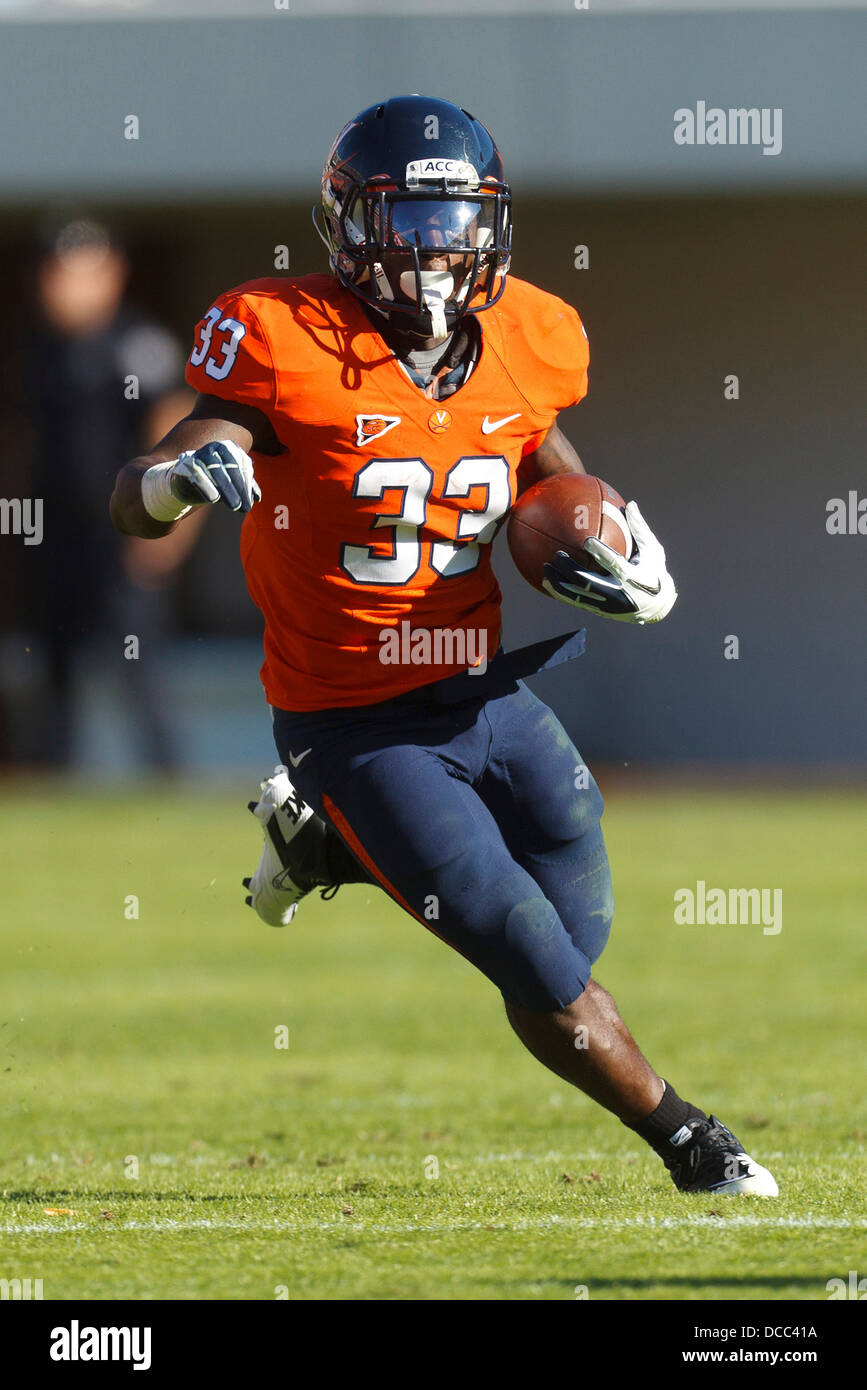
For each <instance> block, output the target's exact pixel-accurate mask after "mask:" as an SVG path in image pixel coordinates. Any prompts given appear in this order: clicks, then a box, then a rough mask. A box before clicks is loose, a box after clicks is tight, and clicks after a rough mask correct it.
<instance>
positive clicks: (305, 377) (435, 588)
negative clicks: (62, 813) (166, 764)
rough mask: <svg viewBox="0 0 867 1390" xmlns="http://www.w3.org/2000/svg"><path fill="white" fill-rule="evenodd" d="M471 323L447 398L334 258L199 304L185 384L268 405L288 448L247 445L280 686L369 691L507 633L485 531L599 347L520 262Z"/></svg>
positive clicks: (270, 687) (329, 704) (308, 703)
mask: <svg viewBox="0 0 867 1390" xmlns="http://www.w3.org/2000/svg"><path fill="white" fill-rule="evenodd" d="M479 325H480V328H481V338H482V345H481V352H480V355H479V358H478V360H477V362H476V366H475V368H474V370H473V371H472V372H471V374H470V376H469V378H468V380H466V381H465V382H464V384H463V385H462V386H461V387H460V389H459V390H458V391H456V392H455V393H454V394H452V395H450V396H448V397H447V398H446V399H445V400H444V401H442V402H437V401H435V400H431V399H429V398H428V397H427V396H425V394H424V392H423V390H422V389H421V388H420V387H419V386H417V385H415V384H414V383H413V382H412V381H411V379H410V378H409V376H408V375H407V373H406V372H405V371H404V369H403V368H402V367H401V366H400V364H399V362H398V361H397V359H396V358H395V357H394V355H393V353H392V352H391V351H390V349H389V348H388V347H387V345H386V343H385V341H384V340H383V339H382V338H381V337H380V335H379V334H378V333H377V332H376V330H375V328H374V327H373V325H372V323H371V321H370V319H369V318H368V317H367V314H366V312H365V310H364V309H363V307H362V305H361V304H360V302H359V301H358V300H357V299H356V298H355V296H354V295H353V294H352V293H351V292H350V291H348V290H346V289H344V288H343V287H342V286H341V285H340V283H339V281H338V280H337V279H336V278H334V277H333V276H331V275H306V276H301V277H298V278H294V279H278V278H274V279H266V280H254V281H251V282H249V283H248V284H246V285H241V286H240V287H239V288H237V289H234V290H230V291H228V293H226V294H223V295H221V296H220V298H219V299H218V300H216V302H215V304H214V305H213V307H212V308H210V309H209V310H208V312H207V314H205V316H204V318H203V319H202V320H201V322H200V323H199V325H198V328H197V330H196V343H195V346H194V348H193V351H192V353H191V354H190V359H189V362H188V365H187V373H186V375H187V381H188V382H189V384H190V385H191V386H192V387H194V388H195V390H196V391H199V392H201V393H204V394H207V395H213V396H220V397H222V398H224V399H226V400H232V401H239V402H242V403H243V404H245V405H252V406H256V407H257V408H258V409H259V410H261V411H262V413H263V414H264V415H266V416H267V417H268V419H269V420H270V422H271V424H272V426H273V428H274V432H275V434H276V435H277V437H278V439H279V440H280V441H281V443H282V444H283V445H284V447H285V452H284V453H281V454H278V455H276V456H266V455H264V454H259V453H256V454H254V455H253V464H254V469H255V474H256V479H257V481H258V483H259V486H260V488H261V490H262V499H261V501H260V502H257V503H256V504H255V505H254V507H253V509H252V511H251V512H249V513H248V515H247V516H246V518H245V519H244V524H243V528H242V532H241V556H242V560H243V564H244V571H245V574H246V578H247V586H248V588H249V591H250V594H251V596H252V598H253V600H254V602H255V603H256V604H257V605H258V607H259V608H260V609H261V611H262V613H263V615H264V618H265V663H264V665H263V667H262V681H263V684H264V686H265V692H266V695H267V698H268V701H269V703H270V704H272V705H276V706H278V707H279V708H282V709H288V710H317V709H327V708H333V707H339V706H351V705H363V704H373V703H375V702H377V701H380V700H387V699H390V698H392V697H394V696H396V695H399V694H402V693H404V692H405V691H408V690H412V689H415V688H417V687H418V686H421V685H425V684H427V683H429V682H431V681H435V680H440V679H442V678H443V677H444V676H449V675H452V674H454V673H456V672H457V671H460V670H465V669H467V667H468V665H476V664H479V665H484V660H485V658H487V659H488V660H489V659H490V658H491V657H492V656H493V655H494V653H495V652H496V650H497V647H498V645H499V637H500V590H499V586H498V585H497V581H496V579H495V577H494V573H493V570H492V568H491V559H490V556H491V541H492V540H493V538H494V535H495V533H496V530H497V527H498V525H499V523H500V522H501V521H502V519H503V518H504V517H505V516H506V514H507V512H508V511H509V508H510V507H511V505H512V503H513V502H514V501H515V499H516V496H517V490H518V470H519V467H520V465H521V460H522V458H523V457H524V456H525V455H526V454H528V453H531V452H532V451H533V449H535V448H536V447H537V445H538V444H539V442H540V441H541V439H542V438H543V437H544V435H545V433H546V432H547V430H548V429H549V428H550V426H551V424H552V422H553V421H554V419H555V417H556V415H557V413H558V412H559V411H560V410H563V409H564V408H565V407H566V406H569V405H573V404H574V403H575V402H576V401H579V400H580V399H581V398H582V396H584V395H585V394H586V392H587V366H588V357H589V354H588V348H587V339H586V335H585V333H584V330H583V328H582V325H581V321H580V319H579V317H578V315H577V313H576V312H575V310H574V309H573V308H571V307H570V306H569V305H568V304H565V303H564V302H563V301H562V300H561V299H557V298H556V297H555V296H554V295H550V294H546V293H545V292H544V291H542V290H540V289H537V288H536V287H535V286H533V285H530V284H527V283H526V282H525V281H521V280H516V279H514V278H513V277H510V278H509V279H508V281H507V283H506V289H505V292H504V294H503V295H502V297H501V299H500V300H499V302H498V303H497V304H495V305H494V306H493V307H492V308H490V309H487V310H486V311H485V312H484V313H482V314H480V315H479ZM522 478H523V475H522Z"/></svg>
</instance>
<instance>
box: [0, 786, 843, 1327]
mask: <svg viewBox="0 0 867 1390" xmlns="http://www.w3.org/2000/svg"><path fill="white" fill-rule="evenodd" d="M251 790H252V788H250V787H246V786H245V787H241V788H237V789H229V790H226V789H225V788H220V789H216V790H209V791H207V792H192V791H186V792H185V791H179V790H177V789H176V788H149V789H147V788H146V789H144V790H143V791H141V793H140V794H137V795H135V796H128V795H127V796H120V795H115V794H109V793H98V792H89V793H88V792H82V791H80V790H79V791H76V790H74V789H71V788H70V789H64V788H63V787H56V786H52V785H49V784H45V785H28V786H22V787H16V786H15V785H14V784H13V785H8V784H7V786H6V787H5V789H4V791H3V794H2V801H0V821H2V830H0V834H2V844H3V848H4V883H3V907H2V916H3V929H2V936H0V954H2V970H0V979H2V985H0V996H2V1009H0V1085H2V1099H3V1115H4V1119H3V1126H2V1130H3V1135H4V1143H3V1152H2V1159H0V1193H2V1209H0V1277H3V1278H14V1277H19V1278H31V1279H36V1278H41V1279H42V1280H43V1289H44V1297H45V1298H46V1299H121V1298H134V1299H230V1300H231V1299H273V1298H275V1297H277V1296H279V1294H280V1291H281V1290H282V1291H283V1293H282V1296H287V1295H288V1297H290V1298H292V1299H314V1298H327V1299H497V1300H502V1299H570V1300H571V1299H574V1298H575V1297H576V1287H580V1286H586V1290H587V1295H588V1296H589V1298H590V1299H591V1300H592V1299H643V1298H664V1299H753V1298H775V1299H791V1298H795V1299H815V1300H824V1299H826V1298H827V1293H826V1289H825V1285H826V1282H827V1281H828V1279H830V1278H832V1277H836V1276H842V1277H843V1278H846V1275H847V1272H848V1271H849V1270H850V1269H854V1270H858V1271H859V1272H860V1273H861V1274H864V1273H867V1253H865V1235H867V1198H865V1195H864V1194H865V1182H864V1177H865V1171H864V1170H865V1162H864V1150H865V1144H864V1139H865V1127H867V1120H865V1116H864V1109H863V1090H864V1086H863V1064H864V1005H863V988H864V987H863V967H864V948H863V925H864V907H863V904H864V889H865V871H864V853H865V851H864V846H865V844H867V804H865V801H864V799H859V798H857V797H856V796H854V795H841V794H832V793H830V792H829V793H820V792H817V791H813V792H812V793H809V794H805V793H801V794H799V795H797V796H796V795H795V794H792V795H783V794H780V795H769V794H764V793H759V792H756V791H750V792H740V793H737V794H735V793H725V794H710V793H705V794H701V793H696V794H690V795H686V794H673V793H670V794H665V793H663V794H656V793H652V792H647V793H646V794H644V795H642V796H634V797H629V798H627V797H624V796H622V795H611V796H610V797H609V802H608V809H607V812H606V829H607V835H608V842H609V849H610V852H611V856H612V862H613V865H614V878H615V890H616V896H617V904H618V910H617V917H616V921H615V927H614V932H613V935H612V940H611V944H610V945H609V948H608V951H607V952H606V955H605V956H604V957H603V960H602V962H601V964H600V967H599V969H598V975H599V978H600V979H601V981H602V982H603V983H604V984H606V985H607V987H608V988H609V989H611V990H612V992H613V993H614V995H615V997H616V999H617V1001H618V1003H619V1005H620V1007H621V1010H622V1012H623V1013H624V1016H625V1017H626V1019H627V1020H628V1022H629V1023H630V1025H631V1027H632V1029H633V1031H634V1033H635V1034H636V1036H637V1038H638V1040H639V1042H640V1043H641V1045H642V1046H643V1047H644V1049H645V1051H646V1052H647V1053H648V1055H649V1056H650V1058H651V1060H652V1061H653V1062H654V1064H655V1065H656V1067H657V1068H658V1069H659V1070H660V1071H661V1072H662V1074H663V1075H666V1076H668V1077H669V1078H670V1079H671V1081H672V1082H673V1083H674V1084H675V1085H676V1086H677V1088H678V1090H679V1091H680V1092H681V1094H682V1095H686V1096H689V1097H690V1098H692V1099H694V1100H695V1101H696V1102H697V1103H698V1104H700V1105H703V1106H704V1107H705V1108H708V1109H713V1110H714V1112H716V1113H718V1114H719V1115H720V1116H721V1117H722V1118H723V1119H724V1120H725V1122H726V1123H727V1124H729V1125H730V1126H731V1127H732V1128H733V1129H734V1130H735V1132H736V1133H737V1134H738V1135H739V1136H740V1137H741V1138H742V1139H743V1140H744V1142H745V1143H746V1145H747V1147H748V1149H750V1150H751V1151H752V1152H753V1154H754V1155H755V1156H756V1157H757V1158H759V1159H761V1160H762V1161H764V1162H766V1163H767V1164H768V1166H770V1167H771V1168H772V1170H773V1171H774V1173H775V1175H776V1176H777V1179H778V1181H779V1184H780V1189H781V1196H780V1198H779V1199H778V1200H776V1201H767V1200H762V1199H759V1198H752V1199H750V1198H740V1199H732V1198H729V1199H723V1198H717V1199H709V1198H708V1197H702V1196H693V1197H684V1196H680V1195H678V1194H677V1193H676V1192H675V1190H674V1188H673V1187H672V1186H671V1184H670V1181H669V1179H668V1176H667V1175H666V1173H665V1171H664V1169H663V1168H662V1166H661V1164H660V1163H659V1161H658V1160H657V1159H656V1158H655V1157H654V1156H653V1155H652V1154H651V1153H650V1152H649V1151H648V1150H646V1149H645V1148H644V1146H643V1145H642V1144H641V1143H640V1141H639V1140H637V1139H636V1138H635V1136H633V1135H632V1134H631V1133H630V1132H629V1131H627V1130H626V1129H624V1128H623V1127H622V1126H621V1125H620V1124H618V1122H617V1121H615V1120H614V1119H612V1118H611V1117H610V1116H608V1115H606V1114H605V1113H604V1112H603V1111H601V1110H598V1109H597V1108H596V1107H594V1106H593V1105H592V1104H591V1103H590V1102H589V1101H587V1100H585V1098H584V1097H583V1096H581V1095H580V1094H579V1093H577V1092H575V1091H573V1090H572V1089H570V1088H569V1087H568V1086H567V1085H566V1084H565V1083H563V1082H561V1081H559V1080H557V1078H555V1077H554V1076H552V1075H550V1074H549V1073H547V1072H546V1071H544V1070H543V1069H542V1068H541V1067H540V1066H539V1065H538V1064H537V1063H536V1062H534V1061H533V1060H532V1059H531V1058H530V1057H529V1055H528V1054H526V1053H525V1052H524V1051H523V1049H522V1047H521V1046H520V1044H519V1043H518V1041H517V1039H515V1038H514V1036H513V1035H512V1034H511V1032H510V1030H509V1028H508V1026H507V1024H506V1022H505V1018H504V1015H503V1011H502V1005H501V1002H500V1000H499V996H498V995H497V993H496V992H495V991H494V989H493V988H492V987H491V986H490V985H489V984H488V983H487V982H486V981H485V980H484V979H483V978H482V977H481V976H477V975H476V974H475V973H474V972H473V970H472V969H471V968H470V967H469V966H468V965H467V964H466V963H465V962H464V961H463V960H462V959H461V958H460V957H459V956H457V955H456V954H455V953H453V952H451V951H449V950H447V949H446V948H445V947H444V946H443V945H441V944H440V943H439V942H438V941H437V940H436V939H435V938H434V937H432V936H430V935H429V934H428V933H426V932H424V931H423V930H422V929H421V928H420V927H419V926H418V925H417V924H415V923H414V922H412V921H411V920H410V919H409V918H408V917H406V916H404V915H403V914H402V913H401V912H400V911H399V910H398V909H397V908H395V907H393V906H392V905H391V904H390V903H388V902H387V901H386V899H385V898H384V897H383V896H382V895H381V894H379V893H378V892H374V891H373V890H365V889H363V888H351V889H342V890H341V892H340V894H339V895H338V897H337V899H336V900H335V901H334V902H332V903H330V904H329V903H321V902H320V901H319V900H318V899H317V900H316V901H310V900H308V902H307V903H306V904H305V905H304V906H303V908H302V910H301V912H300V914H299V917H298V919H297V920H296V923H295V924H293V926H292V927H290V928H288V929H286V930H285V931H273V930H271V929H269V928H267V927H265V926H263V925H262V924H261V923H260V922H259V921H258V919H257V918H256V917H255V916H254V915H253V914H252V913H251V912H249V911H248V910H247V909H246V908H244V907H243V904H242V893H241V889H240V886H239V880H240V878H241V876H242V874H244V873H249V872H250V870H251V869H252V867H253V865H254V863H255V860H256V858H257V857H258V850H259V845H258V839H257V832H256V827H255V825H254V824H253V822H252V820H251V818H250V817H248V816H247V815H246V812H245V811H244V809H243V807H244V803H245V801H246V799H247V796H248V794H249V793H250V791H251ZM698 879H704V880H705V881H706V882H707V883H708V884H709V885H710V884H720V885H724V886H728V885H735V886H741V885H742V886H745V887H751V886H765V887H772V888H773V887H781V888H782V889H783V927H782V931H781V932H780V933H779V935H776V936H771V935H765V934H764V933H763V932H762V929H761V927H760V926H730V927H710V926H694V927H689V926H676V925H675V924H674V922H673V893H674V891H675V889H676V888H678V887H681V886H694V885H695V883H696V881H697V880H698ZM133 894H134V895H136V896H137V897H138V900H139V916H138V918H137V919H130V918H128V917H126V916H125V901H126V900H127V899H128V897H129V895H133ZM127 910H128V909H127ZM281 1027H286V1028H288V1040H289V1046H288V1048H278V1047H275V1038H276V1037H277V1035H276V1034H275V1030H278V1029H280V1028H281ZM136 1171H137V1176H136V1175H135V1174H136ZM435 1174H438V1175H435ZM47 1208H48V1209H54V1211H58V1210H60V1211H62V1212H63V1213H65V1214H54V1215H52V1214H49V1212H48V1211H46V1209H47Z"/></svg>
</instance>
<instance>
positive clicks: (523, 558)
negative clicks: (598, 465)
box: [506, 473, 632, 593]
mask: <svg viewBox="0 0 867 1390" xmlns="http://www.w3.org/2000/svg"><path fill="white" fill-rule="evenodd" d="M625 505H626V504H625V502H624V501H623V498H622V497H621V496H620V493H619V492H615V490H614V488H613V487H611V486H610V485H609V484H608V483H606V482H603V480H602V479H601V478H592V477H590V476H589V474H587V473H558V474H556V475H555V476H554V477H551V478H543V479H542V480H541V482H538V483H534V485H533V486H532V487H530V488H528V489H527V491H526V492H525V493H524V494H523V496H522V497H519V499H518V501H517V502H516V503H515V505H514V507H513V508H512V510H511V513H510V514H509V523H508V529H507V532H506V536H507V539H508V542H509V551H510V552H511V556H512V559H513V560H514V562H515V564H516V565H517V567H518V569H519V570H520V572H521V574H522V575H523V576H524V578H525V579H526V581H527V583H528V584H532V586H533V588H534V589H538V590H539V592H540V593H544V592H545V590H544V589H543V588H542V580H543V579H544V577H545V575H544V566H545V564H546V562H547V561H549V560H552V559H553V558H554V552H555V551H556V550H565V551H567V552H568V554H569V555H571V556H572V558H573V559H574V560H577V561H578V563H579V564H580V565H581V567H582V569H587V570H593V571H595V572H597V573H598V572H599V569H600V567H599V565H598V564H597V563H596V561H595V560H594V559H593V556H592V555H588V553H587V551H586V550H585V549H584V548H583V547H584V542H585V540H586V539H587V537H588V536H596V537H597V538H598V539H599V540H601V541H604V542H605V544H606V545H610V546H611V549H612V550H616V551H617V553H618V555H624V556H626V558H627V559H628V558H629V556H630V555H631V554H632V535H631V532H630V530H629V527H628V526H627V524H626V518H625V516H624V514H623V512H624V507H625Z"/></svg>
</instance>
